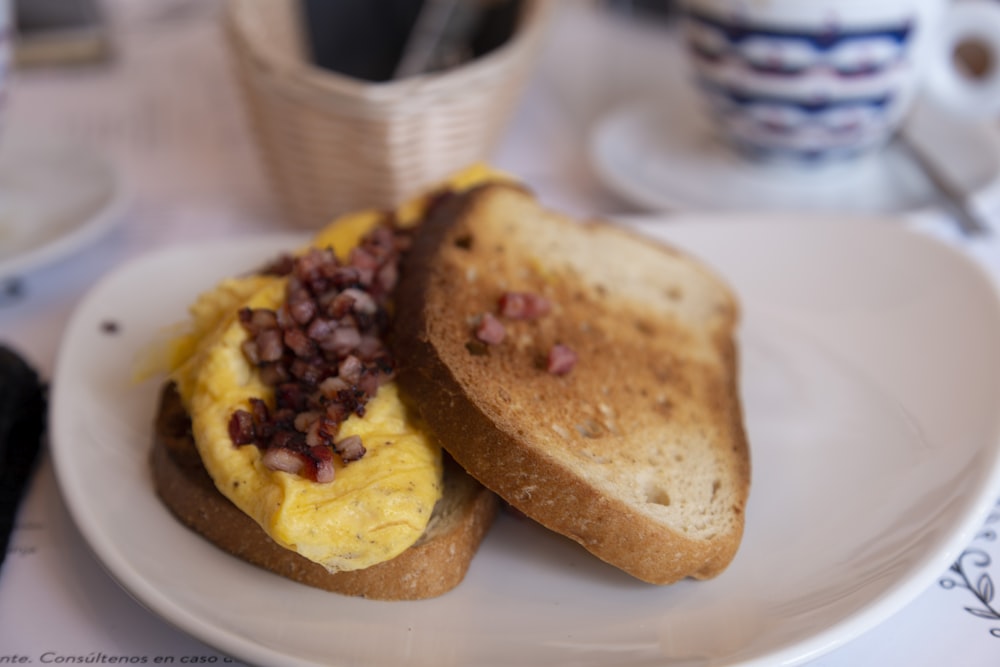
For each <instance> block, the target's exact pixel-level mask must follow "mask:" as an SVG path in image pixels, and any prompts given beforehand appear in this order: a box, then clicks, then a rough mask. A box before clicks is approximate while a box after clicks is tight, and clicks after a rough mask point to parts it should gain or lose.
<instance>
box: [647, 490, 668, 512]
mask: <svg viewBox="0 0 1000 667" xmlns="http://www.w3.org/2000/svg"><path fill="white" fill-rule="evenodd" d="M646 502H647V503H652V504H653V505H663V506H664V507H670V494H669V493H667V490H666V489H663V488H660V487H658V486H651V487H649V488H647V489H646Z"/></svg>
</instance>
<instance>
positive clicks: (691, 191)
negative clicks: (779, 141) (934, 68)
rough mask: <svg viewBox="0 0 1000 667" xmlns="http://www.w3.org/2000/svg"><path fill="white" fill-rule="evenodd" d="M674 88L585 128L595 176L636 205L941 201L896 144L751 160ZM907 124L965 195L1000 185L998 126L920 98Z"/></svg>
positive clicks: (888, 206)
mask: <svg viewBox="0 0 1000 667" xmlns="http://www.w3.org/2000/svg"><path fill="white" fill-rule="evenodd" d="M671 92H672V96H671V98H670V101H669V102H661V101H645V102H632V103H629V104H626V105H623V106H621V107H618V108H616V109H614V110H613V111H611V112H610V113H608V114H607V115H606V116H605V117H604V118H603V119H602V120H600V121H599V122H598V123H597V124H596V125H595V127H594V130H593V131H592V133H591V136H590V158H591V160H592V163H593V166H594V169H595V171H596V172H597V174H598V175H599V177H600V178H601V179H602V180H603V181H604V183H605V184H606V185H607V186H608V187H609V188H611V189H612V190H614V191H615V192H616V193H617V194H618V195H620V196H622V197H624V198H625V199H626V200H628V201H630V202H632V203H634V204H636V205H638V206H641V207H643V208H646V209H650V210H656V211H669V210H675V209H699V208H701V209H721V210H737V211H747V210H763V211H774V210H788V211H841V212H856V213H908V212H914V211H920V210H923V209H926V208H929V207H932V206H935V205H937V203H938V202H939V195H938V192H937V189H936V188H935V186H934V185H933V183H932V182H931V181H930V180H929V179H928V178H927V176H925V175H924V173H923V171H922V170H921V169H920V167H919V166H917V165H916V164H915V163H914V162H913V160H912V158H911V157H910V156H909V155H908V154H907V153H906V152H905V151H904V150H903V149H902V148H901V147H900V146H898V145H896V144H895V143H890V144H889V146H887V147H886V148H885V149H884V150H882V151H881V152H876V153H873V154H871V155H868V156H865V157H862V158H858V159H856V160H853V161H848V162H844V163H831V164H827V165H822V166H816V167H814V168H810V169H802V168H801V167H800V166H799V167H797V166H794V165H790V164H779V163H773V164H767V163H763V162H754V161H751V160H748V159H746V158H745V157H743V156H742V155H739V154H738V153H737V152H736V151H735V150H734V149H733V148H732V147H731V146H729V145H728V144H727V143H726V142H724V141H723V140H722V139H721V138H719V137H718V135H717V133H716V130H715V128H714V127H713V126H712V124H711V122H710V121H709V120H708V119H707V118H706V117H705V115H704V113H702V112H701V111H700V109H699V107H698V104H697V100H694V99H693V96H692V95H690V94H687V91H686V87H685V86H683V85H678V87H677V89H676V90H673V91H671ZM904 131H906V132H907V133H908V134H909V136H911V137H914V138H915V139H919V141H920V143H921V144H922V145H925V146H927V147H931V148H932V150H933V154H934V155H935V159H936V160H937V161H938V163H939V166H940V167H941V168H942V169H944V170H945V171H947V172H948V173H949V175H950V176H952V179H953V180H954V181H955V182H956V185H957V186H958V187H959V188H960V189H962V190H964V191H965V192H967V193H968V194H969V195H971V196H973V197H975V196H977V195H982V194H984V193H985V192H986V191H987V190H990V189H992V188H995V187H997V178H998V175H1000V133H998V132H997V128H996V127H995V126H994V125H992V124H986V123H977V122H972V121H968V120H961V119H958V118H956V117H954V116H952V115H949V114H947V113H944V112H942V111H939V110H937V109H935V108H933V107H931V106H930V105H929V104H922V105H921V106H919V108H917V109H915V111H914V113H913V115H912V116H911V118H910V119H909V121H908V122H907V124H906V126H905V128H904Z"/></svg>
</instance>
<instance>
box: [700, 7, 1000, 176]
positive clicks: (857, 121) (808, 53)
mask: <svg viewBox="0 0 1000 667" xmlns="http://www.w3.org/2000/svg"><path fill="white" fill-rule="evenodd" d="M684 4H685V37H686V45H687V51H688V54H689V57H690V60H691V64H692V69H693V73H694V76H695V79H696V82H697V86H698V87H699V89H700V90H701V91H702V92H703V93H704V96H705V100H706V101H707V103H708V106H709V110H710V112H711V115H712V116H713V118H714V120H715V121H716V124H717V127H718V129H719V131H720V133H721V135H722V136H723V138H724V139H726V140H728V141H729V142H730V143H731V144H732V145H733V146H734V147H736V148H737V149H739V151H740V152H742V153H744V154H746V155H749V156H751V157H753V158H763V159H783V160H788V159H791V160H794V161H808V162H827V161H833V160H842V159H844V158H851V157H856V156H859V155H864V154H867V153H870V152H872V151H874V150H877V149H879V148H881V147H883V146H885V145H886V144H887V143H888V142H889V140H890V139H891V138H892V136H893V135H894V133H895V132H896V130H897V129H898V128H899V127H900V125H901V124H902V122H903V121H904V119H905V117H906V115H907V112H908V111H909V110H910V108H911V107H912V104H913V102H914V100H915V99H916V97H917V95H918V94H922V95H927V96H929V97H930V98H933V99H934V100H935V101H936V102H938V103H939V104H940V105H941V106H942V107H945V108H947V109H951V110H953V111H955V112H956V113H962V114H967V115H971V116H976V117H985V116H988V115H1000V65H997V64H994V66H993V67H992V69H991V70H990V71H988V72H986V73H985V75H983V76H981V77H978V78H972V77H970V76H968V75H966V74H965V73H964V71H963V69H962V68H961V67H960V66H959V65H958V64H957V59H956V57H955V52H956V49H957V48H958V46H959V45H960V44H963V43H967V42H970V41H971V42H976V43H978V44H981V45H982V46H984V47H985V48H986V49H987V50H988V51H989V52H990V53H992V54H993V57H994V63H1000V57H998V55H1000V3H995V2H993V1H992V0H969V1H966V2H957V3H952V2H948V0H685V3H684Z"/></svg>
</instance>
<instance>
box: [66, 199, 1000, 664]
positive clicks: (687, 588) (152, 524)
mask: <svg viewBox="0 0 1000 667" xmlns="http://www.w3.org/2000/svg"><path fill="white" fill-rule="evenodd" d="M682 218H683V219H682V221H681V222H671V223H669V224H668V223H665V222H664V221H662V220H651V221H649V222H646V223H642V224H638V227H639V228H640V229H641V230H643V231H644V232H646V233H649V234H652V235H655V236H658V237H662V238H666V239H671V240H673V241H675V242H676V243H677V244H678V245H679V246H681V247H684V248H687V249H689V250H691V251H692V252H694V253H696V254H697V255H699V256H701V257H703V258H705V259H706V260H707V261H708V262H709V263H710V264H711V265H712V266H714V267H717V269H718V270H719V271H720V272H721V273H722V274H723V275H724V276H725V277H726V278H727V279H728V280H729V281H730V282H731V284H732V285H733V286H734V287H735V288H736V290H737V291H738V294H739V298H740V300H741V302H742V306H743V313H744V321H743V324H742V328H741V332H740V354H741V362H742V393H743V397H744V402H745V409H746V420H747V428H748V433H749V436H750V440H751V446H752V455H753V465H754V480H753V490H752V493H751V499H750V503H749V506H748V512H747V525H746V536H745V541H744V543H743V545H742V547H741V549H740V552H739V553H738V555H737V557H736V559H735V561H734V562H733V563H732V565H731V567H730V568H729V569H728V570H727V571H726V572H724V573H723V574H722V575H721V576H719V577H718V578H717V579H714V580H711V581H706V582H693V581H685V582H681V583H679V584H676V585H674V586H670V587H653V586H649V585H645V584H642V583H640V582H638V581H636V580H634V579H631V578H630V577H628V576H627V575H625V574H623V573H621V572H619V571H618V570H615V569H614V568H612V567H610V566H608V565H605V564H604V563H601V562H599V561H597V560H596V559H595V558H593V557H591V556H590V555H589V554H587V553H586V552H584V551H583V550H582V549H580V548H579V547H578V546H576V545H575V544H574V543H571V542H569V541H568V540H565V539H563V538H560V537H558V536H555V535H554V534H551V533H548V532H547V531H545V530H544V529H541V528H539V527H537V526H536V525H534V524H531V523H528V522H526V521H522V520H517V519H515V518H512V517H508V516H505V517H503V518H502V519H501V520H500V521H499V523H498V524H497V525H496V526H495V527H494V529H493V531H492V532H491V533H490V534H489V536H488V537H487V539H486V541H485V543H484V544H483V547H482V549H481V551H480V553H479V554H478V555H477V557H476V558H475V560H474V561H473V564H472V568H471V570H470V572H469V574H468V577H467V578H466V580H465V581H464V582H463V583H462V584H461V585H460V586H459V587H458V588H456V589H455V590H454V591H452V592H450V593H448V594H446V595H444V596H442V597H440V598H437V599H434V600H426V601H420V602H394V603H384V602H373V601H366V600H360V599H352V598H347V597H341V596H338V595H334V594H331V593H326V592H322V591H319V590H314V589H310V588H307V587H304V586H301V585H299V584H295V583H292V582H289V581H286V580H284V579H281V578H279V577H277V576H274V575H271V574H269V573H267V572H264V571H262V570H259V569H256V568H254V567H252V566H250V565H247V564H245V563H243V562H241V561H238V560H236V559H234V558H232V557H230V556H228V555H226V554H224V553H222V552H221V551H219V550H217V549H216V548H214V547H213V546H211V545H209V544H208V543H207V542H205V541H204V540H202V539H201V538H199V537H197V536H196V535H194V534H192V533H191V532H189V531H188V530H186V529H185V528H183V527H182V526H181V525H180V524H179V523H177V522H176V521H175V520H174V519H173V518H172V516H171V515H170V514H169V513H168V512H167V510H165V509H164V508H163V506H162V505H161V504H160V503H159V501H158V500H157V498H156V497H155V495H154V493H153V490H152V486H151V482H150V475H149V471H148V469H147V454H148V450H149V443H150V438H151V433H150V425H151V423H152V418H153V411H154V405H155V400H156V394H157V391H158V386H157V385H158V382H157V381H151V382H146V383H138V384H137V383H136V381H135V380H134V379H133V369H134V363H135V360H136V358H137V357H141V355H142V354H143V353H144V351H145V350H147V349H148V347H149V346H150V344H151V342H152V341H155V340H158V339H162V337H163V335H164V332H165V330H167V329H168V328H169V327H170V325H171V324H173V323H176V322H178V321H181V320H183V319H184V318H185V314H186V308H187V305H188V304H189V303H190V302H191V301H192V299H193V298H194V297H195V295H196V294H197V293H198V292H200V291H202V290H204V289H207V288H209V287H210V286H211V285H212V284H213V283H214V281H215V280H216V279H218V278H220V277H222V276H224V275H229V274H233V273H237V272H242V271H245V270H247V269H248V268H252V267H253V266H255V265H258V264H259V263H260V262H262V261H263V260H265V259H268V258H271V257H272V256H273V255H274V254H275V253H276V252H278V251H279V250H281V249H285V248H291V247H296V246H297V245H298V244H299V243H300V242H301V241H302V239H301V238H300V237H296V236H283V237H280V238H269V239H249V240H241V239H233V240H228V241H225V242H222V243H213V244H208V245H201V246H198V247H183V248H173V249H168V250H166V251H162V252H158V253H156V254H152V255H149V256H147V257H144V258H142V259H140V260H138V261H136V262H134V263H131V264H129V265H127V266H125V267H123V268H121V269H120V270H118V271H116V272H115V273H113V274H111V275H109V276H108V277H107V278H106V279H104V280H103V281H102V282H101V283H100V284H99V285H98V286H97V287H96V288H95V289H94V290H93V291H92V292H91V293H90V294H89V295H88V296H87V297H86V298H85V299H84V301H83V302H82V303H81V305H80V306H79V309H78V310H77V312H76V313H75V315H74V316H73V318H72V321H71V323H70V325H69V327H68V329H67V331H66V334H65V339H64V341H63V344H62V347H61V350H60V353H59V358H58V364H57V367H56V372H55V376H54V378H53V382H52V388H53V397H52V413H51V429H52V430H51V441H52V442H51V447H52V453H53V457H54V461H55V465H56V473H57V476H58V479H59V482H60V484H61V487H62V490H63V493H64V495H65V499H66V503H67V506H68V507H69V508H70V510H71V512H72V514H73V517H74V519H75V521H76V522H77V524H78V525H79V527H80V529H81V531H82V533H83V535H84V536H85V538H86V540H87V541H88V543H89V544H90V545H91V547H92V548H93V549H94V551H95V552H96V554H97V555H98V557H99V558H100V559H101V561H103V563H104V565H105V566H106V567H107V569H108V571H109V572H110V573H111V574H112V575H113V576H114V577H115V579H117V580H118V581H119V582H120V583H121V584H122V585H123V586H124V587H125V588H126V589H127V590H128V591H130V592H131V593H132V595H134V596H135V597H136V598H137V599H138V600H140V601H142V602H143V603H144V604H145V605H147V606H148V607H149V608H150V609H152V610H154V611H155V612H156V613H158V614H160V615H161V616H162V617H163V618H164V619H166V620H167V621H168V622H170V623H171V624H173V625H176V626H177V627H179V628H182V629H183V630H185V631H187V632H189V633H190V634H192V635H194V636H195V637H197V638H199V639H201V640H202V641H204V642H206V643H208V644H211V645H213V646H215V647H216V648H218V649H219V650H221V651H224V652H226V653H229V654H231V655H233V656H234V657H237V658H240V659H242V660H245V661H247V662H250V663H253V664H261V665H281V666H282V667H286V666H289V665H355V664H365V665H399V664H407V665H414V666H426V667H440V666H441V665H472V664H490V665H518V666H520V665H574V666H579V665H609V666H611V665H613V666H615V667H620V666H623V665H654V664H655V665H676V666H680V665H684V666H685V667H691V666H698V665H704V666H708V665H713V666H715V665H755V666H763V665H768V666H771V665H777V664H782V665H791V664H797V663H801V662H804V661H806V660H809V659H812V658H815V657H817V656H818V655H820V654H822V653H823V652H825V651H828V650H830V649H833V648H834V647H836V646H838V645H840V644H842V643H844V642H847V641H849V640H851V639H852V638H853V637H856V636H857V635H859V634H860V633H862V632H864V631H865V630H867V629H869V628H871V627H873V626H874V625H875V624H877V623H879V622H880V621H882V620H883V619H885V618H887V617H888V616H889V615H891V614H893V613H894V612H895V611H897V610H898V609H900V608H901V607H902V606H904V605H905V604H906V603H907V602H909V601H910V600H911V599H913V598H914V597H916V596H917V595H918V594H919V593H921V592H922V591H923V590H925V589H926V588H927V587H928V586H930V585H932V584H933V582H934V581H935V579H936V578H937V577H938V576H939V575H940V574H942V573H943V572H945V571H946V570H947V568H948V566H949V565H950V564H951V562H952V561H953V559H955V558H956V557H957V556H958V554H959V553H960V552H961V550H962V549H963V547H964V546H965V545H966V544H967V543H968V542H969V541H970V540H971V539H972V537H973V535H974V532H975V530H976V529H977V528H978V527H979V526H980V525H981V521H982V520H983V519H984V517H985V516H986V513H987V511H988V510H989V509H990V508H991V507H992V505H993V500H994V494H995V493H996V491H997V489H998V488H1000V476H998V470H1000V466H998V441H1000V425H998V419H1000V415H998V413H997V410H996V406H997V405H998V404H1000V347H998V346H997V345H996V341H997V340H1000V309H998V303H997V298H996V295H995V293H994V291H993V288H992V286H991V285H990V283H989V282H988V280H987V279H986V278H985V277H984V276H983V275H982V274H981V273H980V271H979V270H978V269H977V268H976V267H974V266H973V265H972V264H971V263H970V262H968V261H967V260H966V259H964V258H963V257H962V256H961V255H959V254H958V253H957V252H956V251H954V250H951V249H949V248H947V247H945V246H943V245H940V244H938V243H936V242H934V241H932V240H929V239H927V238H924V237H921V236H917V235H915V234H912V233H909V232H907V231H905V230H903V229H901V228H900V227H899V226H897V225H894V224H891V222H889V221H885V220H873V221H868V222H865V223H861V222H857V221H854V220H844V219H840V218H830V219H827V220H825V221H824V220H817V221H815V223H814V224H809V225H802V224H799V223H798V220H797V219H793V218H791V217H786V218H785V219H777V220H776V219H775V218H781V216H768V219H767V220H766V221H765V220H764V219H763V218H756V219H755V218H748V217H745V216H738V217H729V218H725V219H717V218H711V217H706V216H694V215H692V216H686V217H682ZM111 322H113V323H115V325H116V326H114V327H109V326H107V325H108V323H111Z"/></svg>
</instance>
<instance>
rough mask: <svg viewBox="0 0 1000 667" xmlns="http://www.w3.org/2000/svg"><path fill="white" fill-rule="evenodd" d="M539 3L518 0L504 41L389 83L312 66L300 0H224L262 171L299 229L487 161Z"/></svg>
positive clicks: (530, 52)
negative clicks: (519, 7)
mask: <svg viewBox="0 0 1000 667" xmlns="http://www.w3.org/2000/svg"><path fill="white" fill-rule="evenodd" d="M545 4H546V0H531V1H528V2H526V3H525V5H524V7H523V13H522V16H521V19H520V21H519V24H518V28H517V30H516V31H515V33H514V35H513V36H512V38H511V39H510V40H508V41H507V42H506V43H505V44H504V45H503V46H501V47H499V48H497V49H495V50H494V51H492V52H490V53H488V54H486V55H485V56H483V57H480V58H477V59H475V60H473V61H471V62H469V63H466V64H464V65H461V66H458V67H455V68H453V69H450V70H447V71H445V72H441V73H437V74H429V75H424V76H417V77H410V78H405V79H399V80H395V81H390V82H386V83H369V82H364V81H360V80H357V79H352V78H349V77H345V76H339V75H337V74H336V73H333V72H330V71H328V70H324V69H320V68H319V67H316V66H314V65H312V64H311V63H310V62H309V61H308V60H307V57H306V54H305V50H306V47H305V46H304V40H303V37H302V31H301V29H300V27H299V15H298V13H297V9H296V8H297V7H298V6H299V3H298V0H230V2H229V3H228V4H227V12H226V20H225V26H226V35H227V38H228V41H229V44H230V47H231V51H232V53H233V55H234V60H235V63H236V71H237V74H238V78H239V81H240V84H241V88H242V90H243V93H244V99H245V101H246V104H247V107H248V110H249V114H250V120H251V126H252V128H253V131H254V133H255V135H256V139H257V142H258V144H259V147H260V150H261V153H262V155H263V158H264V161H265V164H266V166H267V170H268V173H269V176H270V177H271V178H272V179H273V183H274V186H275V189H276V191H277V193H278V195H279V197H280V199H281V200H282V203H283V204H284V206H285V209H286V214H287V216H288V218H289V222H291V223H292V224H293V225H295V226H299V227H306V228H316V227H319V226H321V225H323V224H325V223H326V222H328V221H329V220H330V219H331V218H332V217H333V216H335V215H337V214H339V213H343V212H345V211H349V210H356V209H359V208H367V207H379V208H388V207H392V206H394V205H395V204H397V203H399V202H400V201H402V200H403V199H404V198H406V197H408V196H412V195H413V194H414V193H416V192H418V191H420V190H421V189H422V188H424V187H426V186H428V185H430V184H432V183H436V182H440V181H441V180H442V179H443V178H445V177H447V176H448V175H449V174H451V173H453V172H454V171H456V170H458V169H461V168H462V167H464V166H466V165H468V164H470V163H473V162H476V161H481V160H487V159H488V158H489V156H490V152H491V151H492V149H493V147H494V146H495V144H496V142H497V140H498V139H499V137H500V135H501V132H502V131H503V130H504V127H505V125H506V123H507V121H508V119H509V117H510V114H511V112H512V110H513V107H514V105H515V103H516V101H517V99H518V96H519V94H520V91H521V88H522V85H523V83H524V82H525V81H526V79H527V77H528V75H529V70H530V68H531V67H532V65H533V64H534V62H535V56H536V53H537V49H538V45H539V43H540V41H541V33H542V32H543V29H542V26H543V24H544V17H545V14H546V10H545V8H544V5H545Z"/></svg>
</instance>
